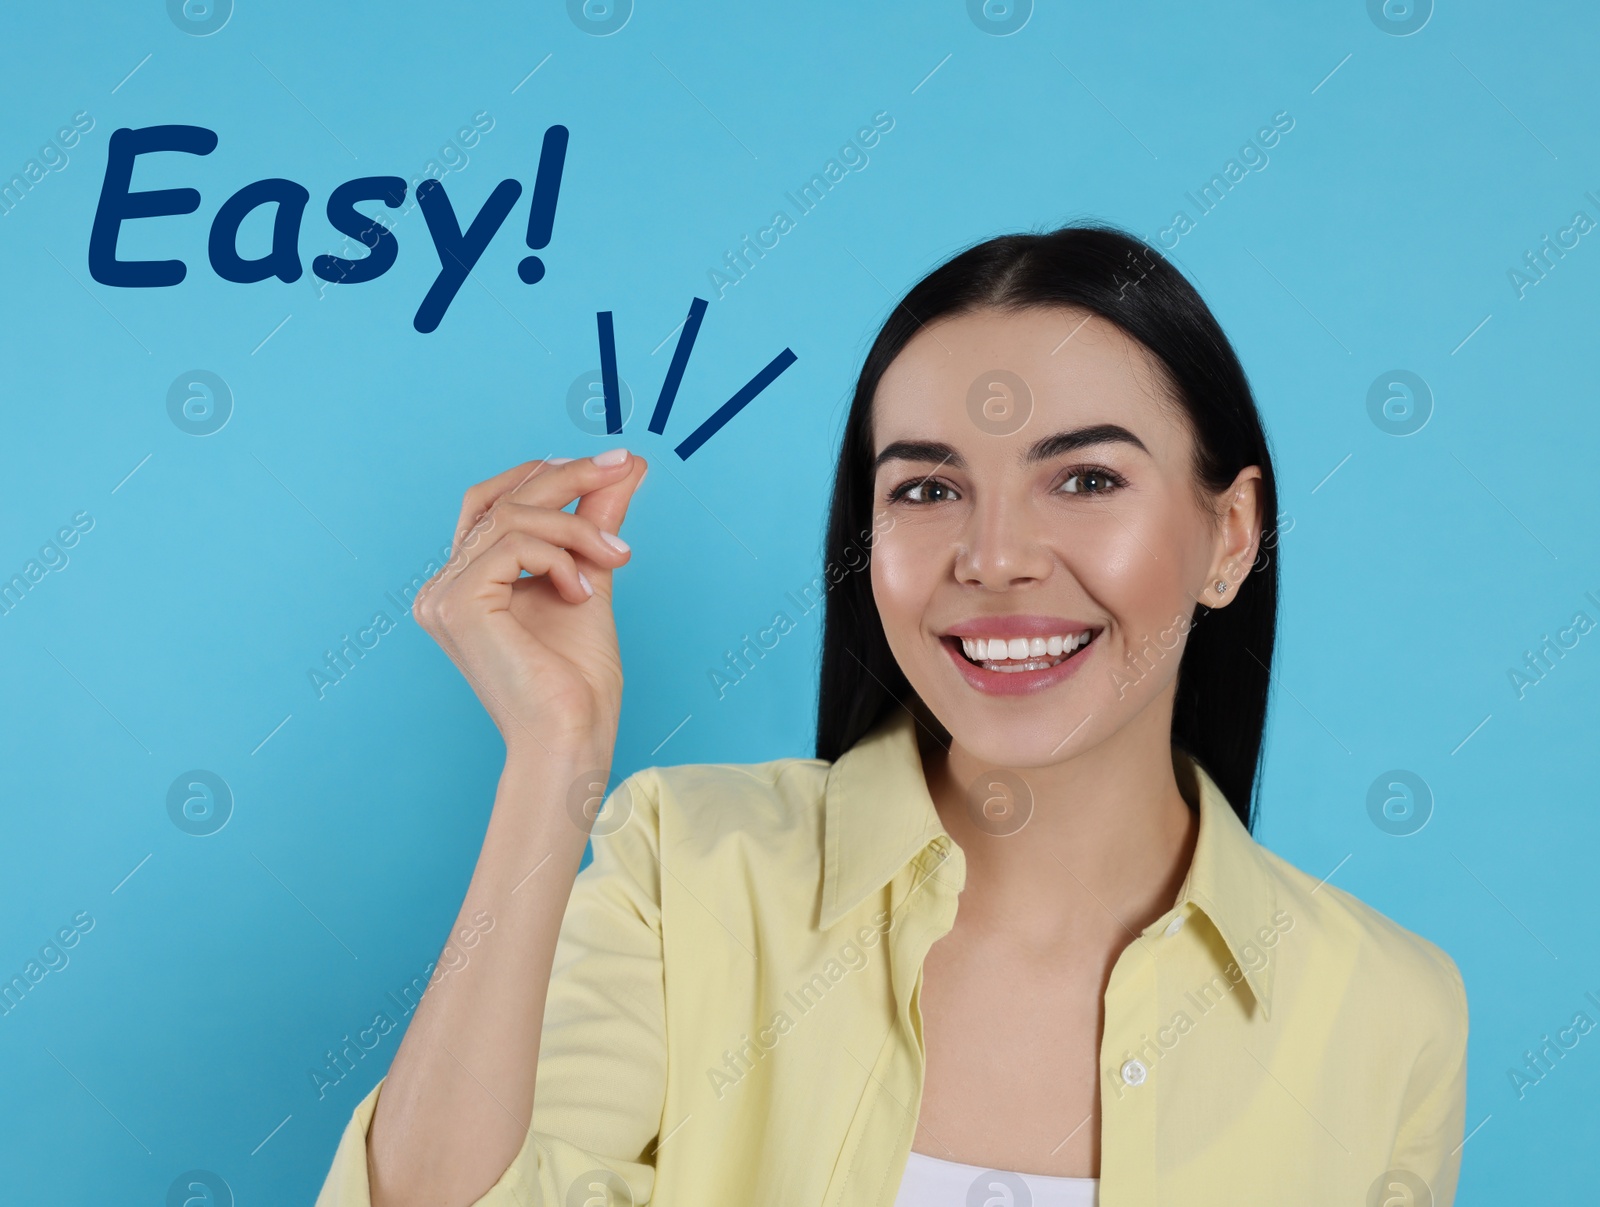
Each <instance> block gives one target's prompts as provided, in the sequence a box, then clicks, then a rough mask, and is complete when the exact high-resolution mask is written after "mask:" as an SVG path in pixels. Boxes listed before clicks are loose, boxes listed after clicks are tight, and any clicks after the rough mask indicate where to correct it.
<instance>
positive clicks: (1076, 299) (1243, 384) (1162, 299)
mask: <svg viewBox="0 0 1600 1207" xmlns="http://www.w3.org/2000/svg"><path fill="white" fill-rule="evenodd" d="M1041 306H1074V307H1079V308H1082V309H1084V310H1087V311H1090V312H1092V313H1094V314H1097V315H1099V316H1100V317H1101V318H1103V319H1106V320H1107V321H1109V322H1111V323H1114V324H1115V325H1116V326H1118V327H1119V328H1121V329H1122V330H1123V331H1124V332H1125V333H1126V334H1127V335H1129V336H1130V337H1132V338H1133V339H1135V340H1137V341H1138V342H1139V343H1141V344H1143V345H1144V347H1146V348H1147V349H1149V351H1150V352H1151V353H1152V354H1154V356H1155V357H1156V358H1157V359H1158V360H1159V361H1160V362H1161V363H1162V364H1163V365H1165V367H1166V370H1167V373H1168V374H1169V375H1170V377H1171V381H1172V384H1173V385H1174V386H1175V387H1176V393H1177V401H1179V402H1180V403H1181V404H1182V407H1183V409H1184V411H1185V412H1186V413H1187V415H1188V419H1189V422H1190V426H1191V429H1192V431H1193V433H1194V437H1195V446H1196V454H1195V460H1196V465H1195V473H1196V477H1197V479H1198V481H1199V482H1200V483H1201V484H1203V485H1204V486H1205V487H1207V488H1209V490H1211V491H1213V492H1216V491H1220V490H1222V489H1224V488H1225V487H1227V486H1228V485H1229V484H1230V483H1231V482H1232V481H1233V479H1234V477H1235V476H1236V475H1237V474H1238V472H1239V471H1240V470H1241V469H1243V468H1244V467H1245V466H1247V465H1258V466H1260V467H1261V482H1260V503H1261V520H1262V525H1263V532H1262V542H1261V545H1262V551H1263V552H1262V554H1261V556H1259V557H1258V558H1257V560H1256V564H1255V565H1254V567H1252V573H1251V574H1249V575H1247V576H1246V577H1245V579H1244V581H1243V582H1241V583H1240V584H1239V586H1238V588H1237V591H1238V594H1237V597H1236V598H1235V599H1234V600H1233V602H1232V603H1231V604H1230V605H1229V606H1228V607H1226V608H1219V609H1215V610H1213V609H1209V608H1207V607H1206V606H1205V605H1204V604H1200V603H1197V604H1196V605H1195V612H1194V615H1193V616H1192V617H1191V621H1192V623H1193V627H1192V628H1191V629H1190V631H1189V635H1188V644H1187V646H1186V647H1185V649H1184V653H1183V661H1182V662H1181V663H1180V665H1179V668H1178V687H1177V697H1176V700H1175V702H1174V706H1173V715H1172V743H1173V745H1175V746H1178V747H1179V748H1180V749H1182V750H1184V751H1186V752H1188V753H1189V754H1190V755H1192V756H1193V757H1194V758H1195V759H1196V760H1197V761H1198V762H1199V763H1200V765H1201V766H1203V767H1204V768H1205V769H1206V771H1207V772H1208V773H1209V774H1210V776H1211V778H1212V779H1213V780H1215V781H1216V784H1217V786H1218V787H1219V788H1220V789H1222V792H1223V794H1224V795H1225V796H1227V798H1228V801H1229V802H1230V803H1231V804H1232V806H1233V809H1234V811H1235V812H1236V813H1237V814H1238V815H1239V819H1240V820H1241V821H1242V822H1244V824H1245V825H1246V827H1251V826H1252V825H1253V822H1254V819H1255V803H1256V802H1255V787H1256V776H1257V772H1258V770H1259V767H1260V761H1261V740H1262V734H1263V730H1264V729H1265V726H1266V714H1267V690H1268V687H1269V686H1270V678H1271V672H1270V668H1271V666H1272V647H1273V641H1274V638H1275V635H1276V631H1277V612H1278V569H1277V559H1276V558H1274V557H1271V556H1268V555H1267V554H1266V552H1265V550H1266V549H1268V548H1270V547H1272V545H1273V544H1275V541H1274V539H1273V538H1274V537H1275V535H1276V530H1275V528H1274V527H1273V525H1274V524H1275V523H1276V517H1277V514H1278V491H1277V483H1276V480H1275V478H1274V476H1273V472H1272V458H1271V454H1270V452H1269V450H1268V447H1267V437H1266V433H1265V431H1264V430H1263V429H1262V425H1261V416H1260V414H1259V413H1258V412H1257V410H1256V404H1255V399H1254V397H1253V396H1252V395H1251V392H1250V383H1249V381H1248V380H1247V379H1246V377H1245V373H1244V369H1243V367H1242V366H1241V365H1240V364H1239V358H1238V357H1237V356H1236V355H1235V354H1234V351H1233V348H1232V346H1231V345H1230V344H1229V343H1228V340H1227V337H1226V336H1224V335H1223V333H1222V328H1221V327H1220V326H1219V325H1218V324H1217V320H1216V318H1215V317H1214V316H1213V315H1212V313H1211V311H1210V309H1209V308H1208V307H1207V306H1206V304H1205V302H1204V301H1203V300H1202V299H1201V297H1200V295H1199V293H1198V292H1196V290H1195V288H1194V286H1193V285H1191V284H1190V283H1189V281H1188V280H1187V279H1186V278H1185V277H1184V276H1183V274H1182V273H1180V272H1179V271H1178V270H1177V269H1176V268H1174V267H1173V266H1172V265H1171V264H1170V263H1169V262H1168V261H1167V259H1166V257H1164V256H1163V255H1162V254H1161V253H1160V252H1159V251H1157V250H1156V249H1155V248H1154V247H1152V246H1150V245H1149V244H1147V243H1145V242H1144V241H1143V240H1141V239H1139V238H1137V237H1136V236H1134V235H1130V234H1129V233H1127V232H1126V231H1123V230H1120V229H1118V228H1117V227H1114V226H1111V225H1109V224H1106V223H1099V222H1093V223H1078V224H1074V225H1071V226H1064V227H1062V228H1060V229H1059V230H1054V231H1050V232H1048V233H1042V234H1038V233H1029V234H1013V235H1001V236H999V237H997V238H994V239H989V240H987V241H985V242H982V243H979V244H977V245H975V246H973V247H970V248H968V249H967V250H965V251H963V252H961V253H960V254H958V255H956V256H955V257H953V258H952V259H950V260H948V261H946V262H945V263H944V264H941V265H940V266H939V267H938V268H936V269H934V270H933V271H932V272H931V273H929V274H928V275H927V276H926V277H924V278H923V279H922V280H920V281H918V282H917V284H916V285H914V286H912V288H911V290H910V292H909V293H907V294H906V296H905V298H904V299H903V300H902V301H901V302H900V304H899V305H898V306H896V307H895V308H894V310H893V312H892V313H891V314H890V315H889V317H888V319H887V320H885V322H884V324H883V328H882V330H880V331H879V332H878V337H877V339H875V340H874V341H873V344H872V348H871V350H870V351H869V352H868V353H867V357H866V360H865V362H864V363H863V364H862V367H861V376H860V377H859V378H858V379H857V381H856V390H855V398H854V401H853V402H852V403H851V406H850V414H849V417H848V419H847V420H846V421H845V429H844V438H843V440H842V441H841V445H840V449H839V465H838V469H837V471H836V473H835V476H834V482H833V504H832V508H831V511H830V513H829V518H828V534H827V542H826V549H825V556H826V559H827V567H828V570H829V575H828V579H829V586H828V589H827V593H826V602H825V604H824V621H823V631H822V673H821V690H820V692H819V696H818V701H817V756H816V757H818V758H820V759H826V760H828V761H830V762H831V761H833V760H835V759H837V758H838V757H839V756H840V755H842V754H843V753H844V752H845V751H847V750H849V749H850V747H851V746H853V745H855V743H856V742H857V741H859V740H860V739H861V738H862V737H863V736H864V735H865V734H866V733H867V732H868V731H869V730H870V729H872V728H873V726H875V725H876V724H877V723H878V722H879V721H880V720H882V719H883V717H884V716H885V715H886V714H887V713H888V711H889V710H890V709H893V708H897V707H900V706H901V703H902V702H904V701H905V700H906V697H907V696H908V695H910V694H912V693H911V685H910V683H909V682H908V681H907V679H906V677H905V674H904V673H903V672H902V671H901V669H900V666H899V664H898V663H896V662H895V659H894V655H893V653H892V652H891V651H890V649H889V643H888V640H887V638H886V637H885V636H884V632H883V622H882V619H881V618H880V617H879V615H878V608H877V604H876V603H875V602H874V600H873V598H872V582H871V577H870V575H868V574H861V573H851V572H842V573H840V574H839V576H838V578H837V581H835V579H834V575H833V571H834V570H835V569H836V568H838V567H840V566H841V565H844V566H852V565H853V564H854V563H853V561H852V554H853V555H855V557H857V558H859V557H861V556H862V555H861V550H862V548H863V545H870V541H871V537H872V535H873V497H872V496H873V472H872V459H873V448H872V443H871V426H872V425H871V418H872V399H873V396H874V394H876V392H877V389H878V382H879V380H880V379H881V378H882V377H883V374H884V371H885V370H886V369H887V368H888V367H889V364H890V362H892V361H893V360H894V358H895V357H896V356H898V355H899V354H900V351H901V349H903V348H904V347H905V346H906V343H907V342H908V341H909V340H910V339H911V337H912V336H914V335H915V334H916V333H917V332H918V331H920V330H921V329H922V328H923V326H924V325H925V324H927V323H931V322H932V321H933V320H935V319H938V318H943V317H945V316H947V315H955V314H961V313H964V312H967V311H971V310H975V309H978V308H980V307H998V308H1001V309H1006V310H1021V309H1026V308H1032V307H1041ZM863 568H864V567H863Z"/></svg>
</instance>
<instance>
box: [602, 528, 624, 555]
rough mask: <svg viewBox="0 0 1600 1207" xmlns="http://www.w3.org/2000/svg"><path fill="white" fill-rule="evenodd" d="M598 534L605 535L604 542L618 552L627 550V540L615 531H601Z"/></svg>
mask: <svg viewBox="0 0 1600 1207" xmlns="http://www.w3.org/2000/svg"><path fill="white" fill-rule="evenodd" d="M600 535H601V536H603V537H605V538H606V544H608V545H610V546H611V547H612V548H613V549H615V550H616V551H617V552H618V553H627V552H628V542H627V541H625V540H623V539H622V538H621V537H620V536H618V535H617V534H616V533H614V532H602V533H601V534H600Z"/></svg>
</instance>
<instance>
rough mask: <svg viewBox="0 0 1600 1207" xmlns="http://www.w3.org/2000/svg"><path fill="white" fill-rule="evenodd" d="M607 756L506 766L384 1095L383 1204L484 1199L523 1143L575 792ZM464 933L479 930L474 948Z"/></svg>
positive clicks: (564, 887) (379, 1196)
mask: <svg viewBox="0 0 1600 1207" xmlns="http://www.w3.org/2000/svg"><path fill="white" fill-rule="evenodd" d="M609 761H610V755H609V752H605V753H601V752H598V751H592V752H589V753H588V755H587V756H568V755H566V754H563V755H561V756H555V755H542V756H540V757H539V758H538V759H522V760H520V761H518V762H517V763H516V764H515V765H513V764H512V763H510V762H508V763H507V766H506V768H505V770H504V772H503V773H502V775H501V778H500V784H499V788H498V790H497V792H496V795H495V805H494V810H493V813H492V814H491V816H490V821H489V826H488V831H487V833H486V835H485V838H484V843H483V849H482V851H481V852H480V854H479V857H478V863H477V866H476V868H475V870H474V872H473V875H472V881H471V883H470V884H469V886H468V888H467V893H466V897H465V899H464V901H463V902H462V905H461V910H460V913H459V914H458V916H457V918H456V924H455V926H454V927H452V929H451V932H450V934H451V939H450V942H449V943H448V944H447V945H446V947H447V951H446V955H445V956H441V959H440V961H439V966H440V968H441V969H445V970H447V971H446V972H445V974H444V975H443V976H442V977H441V978H440V979H437V980H436V981H435V982H434V983H433V984H432V985H430V987H429V988H428V990H427V991H426V993H425V994H424V995H423V999H422V1002H421V1004H420V1005H419V1006H418V1008H417V1011H416V1013H415V1015H414V1016H413V1018H412V1021H411V1025H410V1027H409V1029H408V1030H407V1032H406V1035H405V1038H404V1040H403V1042H402V1043H401V1045H400V1049H399V1051H398V1052H397V1053H396V1055H395V1059H394V1062H393V1064H392V1065H391V1067H390V1070H389V1074H388V1077H387V1079H386V1080H385V1082H384V1087H383V1091H382V1093H381V1094H380V1095H379V1097H378V1106H377V1111H376V1113H375V1115H374V1117H373V1121H372V1127H371V1131H370V1133H369V1136H368V1149H367V1151H368V1172H369V1177H370V1180H371V1187H372V1191H371V1199H372V1204H373V1207H409V1205H410V1204H413V1203H416V1204H421V1203H427V1204H430V1205H436V1204H453V1203H459V1204H463V1205H465V1204H469V1203H472V1202H473V1201H475V1200H476V1199H478V1198H479V1197H481V1196H482V1195H483V1194H484V1193H485V1192H486V1191H487V1190H488V1189H489V1188H490V1187H491V1186H493V1185H494V1183H495V1182H496V1181H497V1180H498V1179H499V1178H500V1176H501V1174H502V1173H503V1172H504V1170H505V1168H506V1167H507V1166H508V1165H509V1164H510V1163H511V1161H512V1159H513V1158H514V1157H515V1156H516V1154H517V1152H518V1150H519V1149H520V1148H521V1147H522V1143H523V1140H524V1138H525V1136H526V1134H527V1129H528V1123H529V1119H530V1117H531V1113H532V1108H533V1095H534V1080H535V1074H536V1070H537V1068H538V1062H539V1035H540V1030H541V1027H542V1024H543V1020H544V1008H545V998H546V996H547V993H548V991H549V985H550V970H551V965H552V963H553V961H554V957H555V947H556V940H557V937H558V935H559V934H560V930H561V920H562V916H563V914H564V913H565V910H566V906H567V901H568V898H569V897H570V895H571V891H572V884H573V880H574V878H575V877H576V875H577V872H578V865H579V864H580V863H581V862H582V858H583V850H584V845H585V842H586V841H587V836H588V831H587V828H586V825H582V826H581V825H579V824H577V823H576V822H575V821H574V819H573V818H572V817H571V816H570V815H569V813H568V792H569V789H570V787H571V785H572V784H574V783H575V782H576V781H577V780H578V779H579V778H580V777H582V776H584V775H585V774H586V773H588V772H591V771H593V770H595V768H597V767H605V766H607V765H608V764H609ZM603 774H604V773H603V772H602V775H603ZM485 915H487V917H488V919H490V921H491V925H490V927H489V928H488V930H487V931H484V930H483V928H482V926H481V922H482V919H483V917H484V916H485ZM463 930H466V931H467V932H468V933H469V934H471V933H474V932H481V933H480V934H479V938H478V941H477V942H476V943H475V944H474V945H473V946H472V948H471V949H470V950H466V951H463V947H462V944H461V943H460V942H459V936H461V934H462V932H463ZM451 948H453V949H454V953H452V952H451V951H450V949H451ZM462 954H464V955H465V961H464V962H457V961H459V959H460V955H462ZM452 955H453V956H454V958H446V956H452Z"/></svg>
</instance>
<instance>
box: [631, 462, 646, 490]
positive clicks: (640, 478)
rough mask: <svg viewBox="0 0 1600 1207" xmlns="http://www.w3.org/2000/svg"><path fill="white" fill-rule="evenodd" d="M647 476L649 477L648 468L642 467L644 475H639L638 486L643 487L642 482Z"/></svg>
mask: <svg viewBox="0 0 1600 1207" xmlns="http://www.w3.org/2000/svg"><path fill="white" fill-rule="evenodd" d="M649 476H650V467H649V466H648V465H647V466H645V467H644V473H642V474H640V475H639V486H643V485H644V480H645V479H646V478H648V477H649ZM634 489H636V490H637V489H638V487H635V488H634Z"/></svg>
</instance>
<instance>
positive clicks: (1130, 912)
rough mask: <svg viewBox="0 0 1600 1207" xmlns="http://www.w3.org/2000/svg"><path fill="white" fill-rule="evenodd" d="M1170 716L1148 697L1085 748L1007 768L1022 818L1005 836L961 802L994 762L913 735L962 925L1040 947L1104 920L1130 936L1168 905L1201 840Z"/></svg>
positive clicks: (1076, 937)
mask: <svg viewBox="0 0 1600 1207" xmlns="http://www.w3.org/2000/svg"><path fill="white" fill-rule="evenodd" d="M1162 704H1164V705H1165V707H1162ZM1171 715H1172V713H1171V699H1170V698H1168V699H1166V700H1164V701H1159V702H1152V705H1151V706H1150V707H1148V708H1146V709H1144V710H1143V712H1142V713H1141V714H1140V716H1139V717H1137V718H1135V719H1134V720H1133V721H1132V722H1130V723H1129V724H1128V725H1125V726H1123V727H1122V728H1121V729H1120V730H1118V731H1117V732H1116V733H1115V734H1113V735H1111V736H1110V737H1109V738H1107V739H1106V740H1105V741H1103V742H1100V743H1097V744H1096V745H1095V746H1094V747H1093V748H1091V749H1090V750H1087V751H1085V752H1084V753H1083V754H1080V755H1078V756H1076V757H1074V758H1071V759H1068V760H1066V761H1064V762H1060V763H1052V764H1048V765H1046V766H1042V767H1026V768H1018V769H1016V774H1018V775H1020V776H1021V777H1022V778H1023V780H1024V781H1025V782H1026V783H1027V785H1028V788H1029V790H1030V791H1031V793H1032V797H1033V801H1032V813H1031V815H1029V816H1028V819H1027V821H1026V823H1025V824H1024V825H1023V826H1022V828H1021V829H1020V830H1018V831H1016V832H1015V833H1013V834H1009V835H1006V836H998V835H995V834H992V833H990V832H988V831H987V830H985V829H983V828H981V827H980V826H979V825H978V823H977V821H975V820H974V818H973V815H972V813H971V812H970V811H969V806H968V796H967V790H966V786H967V785H969V784H972V783H973V782H975V781H976V780H977V779H978V777H979V776H980V775H982V774H984V773H986V772H989V771H992V770H993V769H994V768H993V765H992V764H991V763H988V762H986V761H985V760H983V759H980V758H978V757H977V756H975V755H973V754H972V753H970V752H969V751H967V750H966V749H965V748H964V747H962V746H961V744H960V743H959V742H957V741H954V740H952V741H951V742H950V744H949V747H948V749H942V748H940V747H939V746H938V745H936V744H934V743H932V742H929V741H928V740H927V739H926V735H925V734H923V735H921V737H922V761H923V770H924V773H925V776H926V779H927V782H928V790H929V794H930V795H931V796H932V798H933V802H934V807H935V808H936V809H937V810H938V813H939V819H940V822H941V823H942V824H943V825H944V827H945V829H946V830H947V831H948V832H949V834H950V837H951V838H952V839H954V840H955V842H956V843H957V844H958V845H959V846H960V847H961V849H962V852H963V853H964V854H965V856H966V863H967V885H966V888H965V889H964V890H963V891H962V902H961V913H962V915H964V916H963V917H962V919H961V922H962V925H963V926H965V927H970V928H973V929H975V930H978V931H982V932H992V933H994V934H995V935H997V936H998V935H1004V936H1006V937H1007V938H1008V939H1011V940H1013V941H1015V942H1017V943H1020V944H1022V945H1024V946H1027V947H1029V948H1032V949H1034V950H1037V951H1044V950H1049V949H1053V948H1060V947H1062V946H1068V947H1070V946H1073V945H1075V944H1076V943H1078V942H1079V941H1081V940H1082V938H1083V937H1084V936H1085V935H1086V934H1090V933H1094V932H1097V931H1100V930H1103V929H1104V928H1105V927H1106V926H1107V925H1108V924H1109V925H1111V926H1113V927H1116V928H1118V929H1119V930H1123V931H1126V932H1127V933H1128V934H1130V935H1132V934H1136V933H1138V932H1139V931H1140V930H1142V929H1143V928H1144V927H1145V926H1148V925H1149V924H1150V923H1151V922H1153V921H1154V920H1155V919H1156V918H1158V917H1160V916H1161V915H1162V914H1163V913H1165V912H1166V911H1167V910H1168V909H1170V908H1171V906H1172V903H1173V901H1174V900H1176V898H1177V894H1178V890H1179V888H1180V887H1181V886H1182V884H1183V880H1184V877H1185V876H1186V875H1187V874H1188V870H1189V865H1190V863H1191V861H1192V859H1193V856H1194V846H1195V841H1196V839H1197V838H1198V836H1199V811H1198V802H1196V804H1195V805H1194V806H1191V805H1190V803H1189V801H1188V800H1186V799H1185V795H1184V792H1183V791H1182V790H1181V789H1180V786H1179V781H1178V775H1177V773H1176V771H1175V769H1174V766H1173V755H1172V748H1171V737H1170V734H1171V724H1172V722H1171ZM919 732H920V731H919Z"/></svg>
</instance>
